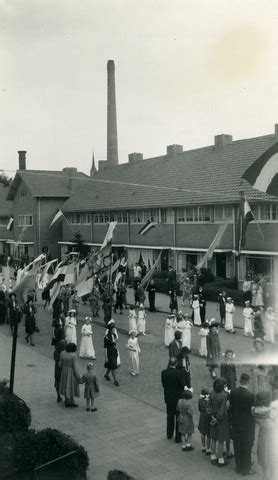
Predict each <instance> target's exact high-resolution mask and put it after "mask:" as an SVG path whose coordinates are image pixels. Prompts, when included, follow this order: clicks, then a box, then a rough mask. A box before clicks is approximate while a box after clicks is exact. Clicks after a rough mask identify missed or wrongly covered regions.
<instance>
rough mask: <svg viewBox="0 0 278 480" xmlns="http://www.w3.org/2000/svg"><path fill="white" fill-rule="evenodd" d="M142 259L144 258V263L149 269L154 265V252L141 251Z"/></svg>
mask: <svg viewBox="0 0 278 480" xmlns="http://www.w3.org/2000/svg"><path fill="white" fill-rule="evenodd" d="M141 253H142V257H143V262H144V264H145V265H146V267H147V268H148V267H149V266H151V267H152V265H153V251H152V250H151V249H150V250H141Z"/></svg>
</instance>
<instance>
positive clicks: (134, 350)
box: [127, 338, 141, 375]
mask: <svg viewBox="0 0 278 480" xmlns="http://www.w3.org/2000/svg"><path fill="white" fill-rule="evenodd" d="M127 349H128V354H129V360H130V367H129V370H130V373H132V374H133V375H134V374H136V375H138V374H139V353H141V350H140V347H139V343H138V340H137V338H129V339H128V342H127Z"/></svg>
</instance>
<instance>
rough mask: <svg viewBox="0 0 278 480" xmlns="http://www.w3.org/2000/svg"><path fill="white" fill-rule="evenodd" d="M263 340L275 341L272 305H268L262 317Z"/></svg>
mask: <svg viewBox="0 0 278 480" xmlns="http://www.w3.org/2000/svg"><path fill="white" fill-rule="evenodd" d="M264 331H265V337H264V339H265V341H266V342H270V343H274V342H275V315H274V311H273V308H272V307H268V308H267V309H266V312H265V319H264Z"/></svg>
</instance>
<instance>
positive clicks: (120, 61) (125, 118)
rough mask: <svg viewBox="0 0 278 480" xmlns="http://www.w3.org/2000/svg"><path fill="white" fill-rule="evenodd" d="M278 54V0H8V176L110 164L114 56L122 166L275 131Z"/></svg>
mask: <svg viewBox="0 0 278 480" xmlns="http://www.w3.org/2000/svg"><path fill="white" fill-rule="evenodd" d="M277 58H278V4H277V1H276V0H268V1H267V2H262V1H261V0H244V1H242V0H232V1H231V0H140V2H139V1H138V0H136V1H134V0H82V2H80V0H59V1H58V2H57V0H24V1H22V0H0V170H1V169H3V170H4V171H5V172H6V173H7V174H8V175H9V176H12V175H13V174H14V171H15V170H16V169H17V168H18V158H17V151H18V150H27V168H30V169H31V168H35V169H51V170H61V169H62V168H63V167H66V166H68V167H70V166H75V167H77V168H78V169H79V170H80V171H83V172H85V173H89V169H90V166H91V161H92V154H93V152H94V156H95V160H96V161H98V160H104V159H105V158H106V133H107V132H106V109H107V105H106V98H107V97H106V95H107V91H106V85H107V76H106V75H107V70H106V65H107V61H108V60H109V59H113V60H114V62H115V69H116V70H115V76H116V97H117V121H118V146H119V162H120V163H124V162H127V160H128V154H129V153H131V152H142V153H143V154H144V158H148V157H152V156H158V155H163V154H164V153H166V146H167V145H170V144H173V143H178V144H181V145H183V147H184V150H189V149H192V148H198V147H202V146H206V145H211V144H213V142H214V135H218V134H221V133H227V134H231V135H233V138H234V139H235V140H237V139H240V138H249V137H254V136H260V135H267V134H270V133H273V132H274V124H275V123H278V81H277V79H278V62H277Z"/></svg>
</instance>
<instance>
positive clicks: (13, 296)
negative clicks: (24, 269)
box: [10, 293, 16, 302]
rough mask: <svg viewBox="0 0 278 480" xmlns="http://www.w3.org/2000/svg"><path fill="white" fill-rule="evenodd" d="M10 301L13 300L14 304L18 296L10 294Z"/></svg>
mask: <svg viewBox="0 0 278 480" xmlns="http://www.w3.org/2000/svg"><path fill="white" fill-rule="evenodd" d="M10 299H11V300H12V302H14V300H15V299H16V294H15V293H11V294H10Z"/></svg>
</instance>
